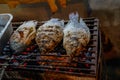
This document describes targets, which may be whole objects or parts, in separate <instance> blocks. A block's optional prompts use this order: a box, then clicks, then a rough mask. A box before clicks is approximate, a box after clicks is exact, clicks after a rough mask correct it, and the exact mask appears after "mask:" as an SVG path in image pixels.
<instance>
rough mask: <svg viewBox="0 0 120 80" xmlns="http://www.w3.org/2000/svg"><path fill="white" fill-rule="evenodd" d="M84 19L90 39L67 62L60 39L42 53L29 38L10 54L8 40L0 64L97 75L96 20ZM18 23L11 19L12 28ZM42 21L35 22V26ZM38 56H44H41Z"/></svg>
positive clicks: (13, 67) (17, 68)
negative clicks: (55, 44)
mask: <svg viewBox="0 0 120 80" xmlns="http://www.w3.org/2000/svg"><path fill="white" fill-rule="evenodd" d="M84 21H85V23H86V24H87V26H88V27H89V29H90V33H91V39H90V42H89V44H88V45H87V46H86V48H85V49H84V50H83V51H81V53H82V54H80V55H78V56H75V58H74V60H73V61H72V62H71V63H69V62H67V59H68V57H69V56H67V55H66V51H65V50H64V48H63V46H62V42H61V43H60V44H59V45H58V46H57V47H56V48H55V49H54V50H53V51H51V52H50V53H49V54H44V55H43V54H40V53H39V49H38V46H37V44H36V43H35V41H34V40H33V43H32V44H31V45H30V46H28V47H27V48H26V50H24V51H23V52H21V53H20V54H13V51H12V50H11V49H10V46H9V42H8V43H7V45H6V47H5V48H4V50H3V51H2V55H1V56H0V66H1V68H2V66H7V68H6V69H5V70H6V71H15V70H17V71H18V70H26V71H41V72H55V73H62V74H70V75H78V76H87V77H97V72H98V66H99V63H98V60H99V56H100V55H99V54H100V53H99V50H100V47H99V43H100V42H99V38H98V37H99V33H98V32H99V31H98V25H99V23H98V19H96V18H86V19H84ZM22 23H23V22H13V23H12V25H13V29H14V30H15V29H16V28H17V27H18V26H19V25H20V24H22ZM43 23H44V21H42V22H39V23H38V26H40V25H41V24H43ZM65 23H67V21H66V22H65ZM37 28H38V27H37ZM40 56H42V57H47V58H48V59H45V60H43V59H41V58H40Z"/></svg>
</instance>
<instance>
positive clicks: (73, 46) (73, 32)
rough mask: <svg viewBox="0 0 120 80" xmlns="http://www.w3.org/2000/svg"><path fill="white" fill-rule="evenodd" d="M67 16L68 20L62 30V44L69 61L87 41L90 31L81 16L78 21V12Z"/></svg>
mask: <svg viewBox="0 0 120 80" xmlns="http://www.w3.org/2000/svg"><path fill="white" fill-rule="evenodd" d="M69 18H70V20H69V22H68V23H67V25H66V26H65V29H64V30H63V32H64V38H63V46H64V48H65V49H66V52H67V55H69V56H70V58H69V60H70V61H71V60H72V59H73V57H74V56H75V55H77V54H80V51H81V50H82V49H83V48H84V47H85V46H86V45H87V44H88V43H89V40H90V31H89V28H88V27H87V25H86V24H85V22H84V21H83V20H82V18H80V22H79V21H78V18H79V15H78V13H76V14H74V13H72V14H70V15H69Z"/></svg>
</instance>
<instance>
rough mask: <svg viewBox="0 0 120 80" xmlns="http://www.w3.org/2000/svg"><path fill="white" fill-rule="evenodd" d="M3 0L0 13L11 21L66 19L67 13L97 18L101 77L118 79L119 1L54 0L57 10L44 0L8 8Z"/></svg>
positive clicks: (119, 65) (119, 58)
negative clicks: (8, 14) (101, 66)
mask: <svg viewBox="0 0 120 80" xmlns="http://www.w3.org/2000/svg"><path fill="white" fill-rule="evenodd" d="M5 1H7V0H3V1H2V0H0V3H1V4H0V13H11V14H13V16H14V18H13V21H25V20H31V19H35V20H38V21H45V20H48V19H50V18H52V17H57V18H60V19H65V20H67V19H68V15H69V14H70V13H71V12H78V13H79V14H80V16H81V17H83V18H87V17H96V18H98V19H99V21H100V31H101V35H102V55H103V62H104V63H105V65H104V66H103V73H104V74H103V75H104V77H105V78H104V79H105V80H120V0H67V2H66V6H64V7H62V6H60V4H59V2H58V1H57V0H56V5H57V10H55V11H53V10H52V9H51V8H50V5H49V4H48V2H46V1H47V0H41V2H35V3H34V2H33V3H31V4H30V3H29V4H27V3H25V4H24V3H20V4H16V3H13V4H15V7H14V6H12V7H11V5H8V4H9V3H7V2H5ZM11 1H12V0H11ZM28 1H29V0H28ZM33 1H34V0H33ZM13 4H12V5H13Z"/></svg>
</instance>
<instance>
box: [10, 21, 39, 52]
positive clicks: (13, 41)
mask: <svg viewBox="0 0 120 80" xmlns="http://www.w3.org/2000/svg"><path fill="white" fill-rule="evenodd" d="M36 25H37V21H27V22H24V23H23V24H22V25H20V26H19V27H18V28H17V29H16V30H15V31H14V33H13V34H12V36H11V38H10V47H11V48H12V49H13V50H14V51H15V53H17V52H21V51H23V50H24V49H25V48H26V47H27V46H28V45H29V44H30V43H31V41H32V40H33V39H34V38H35V34H36V28H35V27H36Z"/></svg>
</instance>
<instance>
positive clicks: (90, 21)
mask: <svg viewBox="0 0 120 80" xmlns="http://www.w3.org/2000/svg"><path fill="white" fill-rule="evenodd" d="M83 20H84V21H85V23H86V24H87V26H88V27H89V28H90V27H92V28H93V29H92V28H90V31H91V33H92V34H91V36H92V39H90V41H91V42H93V45H91V47H94V50H93V51H90V52H91V53H96V55H95V57H93V58H94V59H95V62H94V63H90V64H93V65H95V68H94V69H95V70H94V71H95V74H94V75H87V74H85V75H83V74H80V73H74V74H72V73H70V72H61V71H57V70H56V71H55V70H50V69H52V68H54V67H50V66H49V68H48V70H44V69H43V70H41V69H37V68H36V69H35V68H33V69H32V68H29V69H26V68H24V67H23V66H24V65H21V66H20V67H15V66H16V65H12V64H10V62H11V60H13V59H15V58H14V57H13V55H9V57H8V58H6V57H5V58H0V60H3V61H5V63H4V64H3V63H2V64H1V63H0V66H4V67H5V68H4V70H6V71H19V70H26V71H38V72H39V71H42V72H54V71H55V73H62V74H63V73H65V74H69V75H75V76H81V77H94V78H96V80H98V75H99V74H98V73H99V70H98V69H99V67H100V61H101V47H100V46H101V45H100V44H101V40H100V33H99V20H98V19H96V18H85V19H83ZM67 22H68V21H67V20H66V21H65V23H67ZM22 23H23V22H12V25H13V29H14V30H15V28H17V27H15V26H19V25H20V24H22ZM43 23H45V21H41V22H38V26H40V25H41V24H43ZM33 55H34V53H33ZM36 56H40V54H39V53H38V54H36ZM42 56H45V55H42ZM48 56H50V55H48ZM64 56H66V55H64ZM66 57H68V56H66ZM91 59H92V57H91ZM26 60H28V61H29V59H26ZM87 64H88V63H87ZM8 67H11V69H12V70H7V68H8ZM30 67H31V66H30ZM37 67H41V66H38V65H37ZM44 67H45V66H44ZM64 68H67V67H64ZM18 69H19V70H18ZM46 69H47V68H46ZM80 70H81V69H80ZM86 70H87V69H86ZM88 70H89V69H88ZM90 70H91V69H90Z"/></svg>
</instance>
